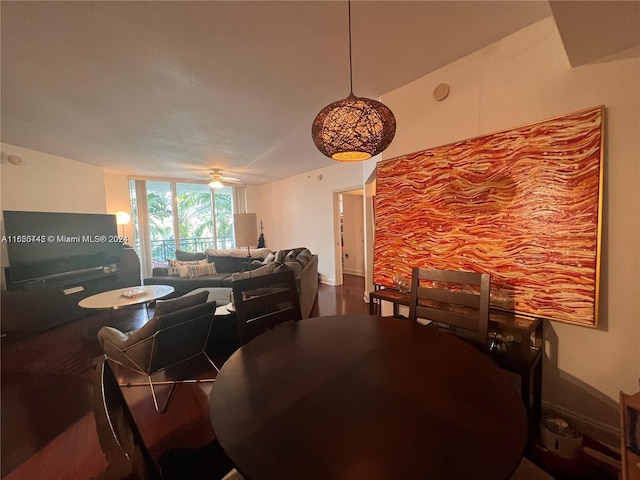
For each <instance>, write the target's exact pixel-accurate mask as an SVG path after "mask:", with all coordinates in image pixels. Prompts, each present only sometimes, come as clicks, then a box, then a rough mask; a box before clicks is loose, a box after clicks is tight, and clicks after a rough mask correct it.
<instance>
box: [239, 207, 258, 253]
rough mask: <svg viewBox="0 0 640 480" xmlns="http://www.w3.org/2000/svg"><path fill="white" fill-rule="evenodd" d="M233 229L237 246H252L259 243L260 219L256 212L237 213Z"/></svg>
mask: <svg viewBox="0 0 640 480" xmlns="http://www.w3.org/2000/svg"><path fill="white" fill-rule="evenodd" d="M233 231H234V234H235V237H236V247H252V246H255V245H256V244H257V243H258V219H257V216H256V214H255V213H235V214H234V215H233Z"/></svg>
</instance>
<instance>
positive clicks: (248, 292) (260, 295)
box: [232, 270, 302, 345]
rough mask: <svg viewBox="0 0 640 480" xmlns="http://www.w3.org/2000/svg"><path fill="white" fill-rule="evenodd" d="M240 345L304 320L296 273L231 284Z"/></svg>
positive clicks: (237, 281)
mask: <svg viewBox="0 0 640 480" xmlns="http://www.w3.org/2000/svg"><path fill="white" fill-rule="evenodd" d="M232 289H233V301H234V307H235V312H236V322H237V324H238V336H239V338H240V345H244V344H246V343H247V342H249V341H250V340H252V339H254V338H255V337H257V336H258V335H261V334H262V333H264V332H265V331H267V330H270V329H272V328H274V327H276V326H277V325H279V324H281V323H284V322H287V321H290V320H294V321H297V320H302V313H301V312H300V301H299V298H298V291H297V288H296V281H295V277H294V274H293V270H283V271H281V272H277V273H272V274H269V275H260V276H254V277H249V278H244V279H241V280H234V281H233V282H232Z"/></svg>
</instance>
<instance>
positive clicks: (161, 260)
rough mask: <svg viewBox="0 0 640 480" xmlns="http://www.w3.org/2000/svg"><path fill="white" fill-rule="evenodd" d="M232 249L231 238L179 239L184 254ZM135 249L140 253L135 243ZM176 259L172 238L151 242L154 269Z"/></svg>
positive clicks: (174, 244)
mask: <svg viewBox="0 0 640 480" xmlns="http://www.w3.org/2000/svg"><path fill="white" fill-rule="evenodd" d="M233 247H234V242H233V237H218V239H217V241H214V239H213V237H197V238H181V239H180V250H182V251H185V252H192V253H196V252H204V251H205V250H206V249H207V248H217V249H220V250H227V249H231V248H233ZM135 249H136V250H137V251H138V252H140V248H139V245H138V244H137V243H136V245H135ZM173 258H176V243H175V240H174V239H173V238H169V239H166V240H151V261H152V262H153V266H154V267H166V266H167V260H169V259H173Z"/></svg>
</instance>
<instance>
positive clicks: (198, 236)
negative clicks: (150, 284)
mask: <svg viewBox="0 0 640 480" xmlns="http://www.w3.org/2000/svg"><path fill="white" fill-rule="evenodd" d="M130 193H131V210H132V213H133V220H134V225H135V227H134V228H135V233H136V241H135V249H136V251H137V252H138V255H140V258H141V259H143V262H142V263H143V270H145V272H144V274H145V275H150V274H151V272H150V271H147V270H150V268H153V267H159V266H166V265H167V260H168V259H172V258H175V251H176V250H183V251H185V252H203V251H205V250H206V249H207V248H218V249H229V248H233V246H234V238H233V211H234V209H233V188H232V187H224V188H221V189H216V190H212V189H211V188H210V187H209V186H208V185H202V184H194V183H178V182H171V181H155V180H131V184H130ZM145 265H146V268H145Z"/></svg>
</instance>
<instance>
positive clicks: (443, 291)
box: [409, 267, 491, 350]
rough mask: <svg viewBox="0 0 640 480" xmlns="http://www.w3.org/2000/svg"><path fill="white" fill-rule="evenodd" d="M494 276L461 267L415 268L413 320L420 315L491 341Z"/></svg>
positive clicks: (465, 334)
mask: <svg viewBox="0 0 640 480" xmlns="http://www.w3.org/2000/svg"><path fill="white" fill-rule="evenodd" d="M490 289H491V276H490V275H489V274H488V273H476V272H466V271H457V270H435V269H427V268H418V267H416V268H414V269H413V270H412V276H411V300H410V305H409V320H411V321H413V322H417V320H418V318H422V319H425V320H429V321H431V322H435V324H436V325H438V326H442V325H444V326H446V327H447V328H449V329H451V330H452V331H453V332H454V333H456V334H458V333H459V332H458V329H462V330H463V331H464V332H460V336H462V337H464V338H466V339H468V340H471V341H472V342H475V343H476V344H478V346H480V347H481V348H482V349H483V350H484V349H486V348H487V344H488V328H489V293H490Z"/></svg>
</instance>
